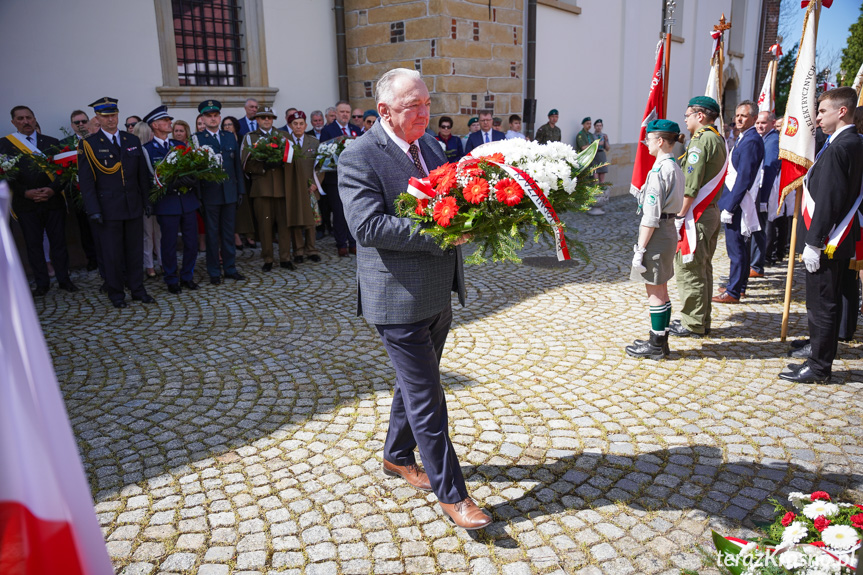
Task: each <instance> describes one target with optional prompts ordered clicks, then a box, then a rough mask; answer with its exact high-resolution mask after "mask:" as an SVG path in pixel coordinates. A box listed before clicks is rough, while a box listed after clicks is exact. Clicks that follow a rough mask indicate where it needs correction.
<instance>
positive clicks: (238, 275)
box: [225, 272, 246, 281]
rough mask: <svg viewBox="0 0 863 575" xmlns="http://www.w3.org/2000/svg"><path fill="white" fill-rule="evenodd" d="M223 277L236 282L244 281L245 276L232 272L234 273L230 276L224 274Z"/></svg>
mask: <svg viewBox="0 0 863 575" xmlns="http://www.w3.org/2000/svg"><path fill="white" fill-rule="evenodd" d="M225 277H226V278H230V279H232V280H236V281H239V280H244V279H246V276H244V275H243V274H241V273H240V272H234V273H232V274H225Z"/></svg>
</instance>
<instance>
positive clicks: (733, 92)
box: [722, 64, 740, 126]
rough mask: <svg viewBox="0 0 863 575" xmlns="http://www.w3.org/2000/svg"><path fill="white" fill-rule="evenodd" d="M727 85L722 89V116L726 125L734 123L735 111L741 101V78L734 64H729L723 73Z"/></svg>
mask: <svg viewBox="0 0 863 575" xmlns="http://www.w3.org/2000/svg"><path fill="white" fill-rule="evenodd" d="M722 76H723V79H724V80H725V86H723V89H722V118H723V120H724V121H725V124H726V125H730V126H733V125H734V111H735V110H736V109H737V104H738V103H739V102H740V78H739V77H738V76H737V70H736V69H735V68H734V64H728V66H726V67H725V70H723V73H722Z"/></svg>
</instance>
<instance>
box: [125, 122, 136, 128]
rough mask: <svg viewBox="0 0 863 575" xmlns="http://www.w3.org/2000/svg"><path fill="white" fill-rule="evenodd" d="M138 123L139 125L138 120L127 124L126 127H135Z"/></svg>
mask: <svg viewBox="0 0 863 575" xmlns="http://www.w3.org/2000/svg"><path fill="white" fill-rule="evenodd" d="M137 125H138V122H132V123H131V124H126V128H129V129H131V128H134V127H135V126H137Z"/></svg>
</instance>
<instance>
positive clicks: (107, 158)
mask: <svg viewBox="0 0 863 575" xmlns="http://www.w3.org/2000/svg"><path fill="white" fill-rule="evenodd" d="M117 137H118V139H119V143H120V146H119V148H117V147H115V146H114V144H113V143H112V142H110V141H109V140H108V138H107V137H105V133H104V132H103V131H102V130H99V131H98V132H96V133H95V134H92V135H90V136H87V137H86V138H84V139H83V140H81V142H80V143H79V144H78V181H79V184H80V186H81V196H82V197H83V199H84V210H85V211H86V212H87V213H88V214H89V215H91V216H92V215H95V214H101V215H102V219H103V220H131V219H134V218H140V217H141V216H143V215H144V207H145V206H148V205H149V195H150V181H151V180H150V169H149V168H148V167H147V160H146V159H145V157H144V152H143V150H142V147H141V140H139V139H138V137H137V136H135V135H133V134H130V133H128V132H124V131H117ZM91 154H92V156H91ZM118 166H119V167H118ZM114 168H116V170H114ZM105 171H113V173H105Z"/></svg>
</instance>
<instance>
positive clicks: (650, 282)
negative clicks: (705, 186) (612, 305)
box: [626, 120, 684, 359]
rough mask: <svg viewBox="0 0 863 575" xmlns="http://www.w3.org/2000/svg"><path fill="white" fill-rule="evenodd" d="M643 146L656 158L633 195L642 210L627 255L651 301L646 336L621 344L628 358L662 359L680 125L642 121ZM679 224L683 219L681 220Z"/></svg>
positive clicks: (678, 193)
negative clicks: (635, 240) (630, 254)
mask: <svg viewBox="0 0 863 575" xmlns="http://www.w3.org/2000/svg"><path fill="white" fill-rule="evenodd" d="M646 132H647V139H646V140H645V141H644V144H645V145H646V146H647V149H648V151H649V152H650V155H651V156H655V157H656V162H655V163H654V164H653V169H651V170H650V172H649V173H648V174H647V180H646V181H645V182H644V186H642V188H641V189H640V190H639V191H638V192H637V193H636V194H635V196H636V199H637V200H638V208H639V211H641V212H642V214H643V215H642V216H641V225H640V226H639V228H638V243H637V244H635V247H634V251H635V256H634V257H633V258H632V274H631V279H632V280H633V281H642V282H644V284H645V287H646V288H647V298H648V300H649V304H650V338H649V339H647V340H635V342H634V343H633V344H632V345H628V346H626V353H627V354H628V355H631V356H632V357H647V358H650V359H662V358H664V357H666V356H667V355H668V353H669V350H668V324H669V323H670V322H671V300H669V299H668V280H670V279H671V278H672V277H673V276H674V254H675V252H676V251H677V239H678V235H679V233H678V228H677V226H676V225H675V216H676V214H677V212H678V211H680V208H682V207H683V188H684V178H683V171H682V170H681V169H680V166H678V165H677V162H676V161H674V155H673V154H672V149H673V148H674V143H675V142H676V141H677V136H678V134H680V126H678V125H677V123H676V122H672V121H670V120H653V121H651V122H650V123H649V124H647V130H646ZM680 222H681V224H682V223H683V219H682V218H681V220H680Z"/></svg>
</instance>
